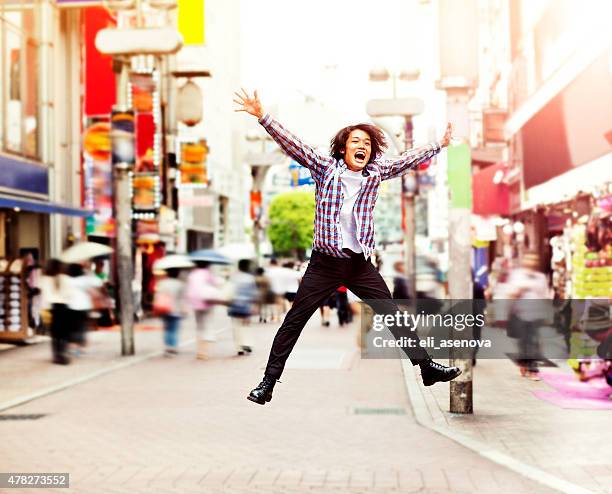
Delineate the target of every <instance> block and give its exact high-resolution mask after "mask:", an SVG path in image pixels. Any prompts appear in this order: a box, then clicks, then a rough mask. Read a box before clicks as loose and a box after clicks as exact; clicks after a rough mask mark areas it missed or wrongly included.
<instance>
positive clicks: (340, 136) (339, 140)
mask: <svg viewBox="0 0 612 494" xmlns="http://www.w3.org/2000/svg"><path fill="white" fill-rule="evenodd" d="M355 129H359V130H363V131H364V132H365V133H366V134H368V135H369V136H370V140H371V142H372V152H371V154H370V161H368V163H372V162H373V161H374V160H376V159H377V158H379V157H380V156H382V154H383V153H384V152H385V150H386V149H387V146H388V144H387V139H386V138H385V134H384V133H383V131H382V130H380V129H379V128H378V127H376V126H375V125H372V124H368V123H360V124H357V125H349V126H348V127H344V128H343V129H342V130H340V131H339V132H338V133H337V134H336V135H335V136H334V137H333V138H332V140H331V142H330V148H331V149H330V153H331V155H332V156H333V157H334V158H335V159H337V160H339V159H341V158H344V150H345V149H346V141H347V139H348V138H349V136H350V135H351V132H353V131H354V130H355Z"/></svg>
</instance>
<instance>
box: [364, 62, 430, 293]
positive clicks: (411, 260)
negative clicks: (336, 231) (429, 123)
mask: <svg viewBox="0 0 612 494" xmlns="http://www.w3.org/2000/svg"><path fill="white" fill-rule="evenodd" d="M419 76H420V71H419V70H418V69H416V68H413V69H409V70H402V71H401V72H399V73H391V72H389V70H388V69H386V68H376V69H372V70H371V71H370V80H371V81H375V82H377V81H387V80H389V79H391V80H392V82H393V98H390V99H374V100H370V101H368V103H367V108H366V109H367V112H368V115H370V116H371V117H392V116H400V117H403V118H404V149H403V151H404V152H405V151H408V150H409V149H411V148H412V146H413V124H412V117H413V116H415V115H418V114H420V113H422V112H423V110H424V103H423V100H421V99H419V98H398V97H397V80H398V79H399V80H402V81H415V80H417V79H418V78H419ZM398 151H400V152H401V151H402V150H399V149H398ZM417 195H418V179H417V175H416V172H415V171H414V170H411V171H410V172H409V173H408V174H406V175H404V176H403V177H402V199H401V201H402V218H403V224H402V230H403V232H404V239H403V241H404V266H405V273H406V278H407V279H408V281H409V284H410V291H411V296H412V297H413V298H415V299H416V214H415V202H416V196H417Z"/></svg>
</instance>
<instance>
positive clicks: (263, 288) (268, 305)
mask: <svg viewBox="0 0 612 494" xmlns="http://www.w3.org/2000/svg"><path fill="white" fill-rule="evenodd" d="M255 284H256V285H257V292H258V303H257V305H258V312H259V322H263V323H266V322H268V321H272V316H273V313H274V312H273V311H274V307H273V306H274V304H275V303H276V300H275V297H274V292H273V291H272V285H271V284H270V280H269V278H268V277H267V276H266V272H265V270H264V268H262V267H259V268H257V270H256V271H255Z"/></svg>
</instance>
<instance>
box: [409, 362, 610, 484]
mask: <svg viewBox="0 0 612 494" xmlns="http://www.w3.org/2000/svg"><path fill="white" fill-rule="evenodd" d="M559 366H560V368H558V369H553V370H551V369H550V368H548V369H546V371H547V372H559V373H562V372H565V373H570V372H571V370H570V369H569V368H567V366H565V365H564V364H563V363H562V362H559ZM405 370H406V371H407V380H408V384H409V387H410V389H411V390H413V392H412V393H411V399H412V400H413V402H414V403H415V406H416V407H420V410H421V412H422V415H421V417H420V418H421V422H422V423H424V424H425V425H428V426H429V427H431V428H434V429H436V430H439V431H441V432H442V433H444V434H445V435H448V436H449V437H454V438H457V439H459V440H462V439H464V440H466V441H468V442H470V443H471V444H473V445H474V446H475V447H477V448H482V449H486V450H488V451H489V452H490V453H491V454H492V455H496V454H501V455H503V456H506V457H509V458H510V459H511V461H512V460H516V461H518V462H521V463H524V464H525V465H527V466H528V467H535V468H537V469H540V470H541V471H543V472H544V474H546V473H548V474H551V475H552V476H554V477H556V478H557V479H560V480H561V481H565V482H569V483H571V484H573V486H579V487H580V488H585V489H588V490H591V491H592V492H598V493H612V454H611V451H612V449H611V446H610V445H611V444H612V427H611V424H612V411H610V410H578V409H564V408H560V407H558V406H556V405H553V404H551V403H548V402H546V401H543V400H541V399H539V398H537V397H536V396H534V394H533V393H532V392H533V391H537V390H550V389H551V388H550V386H549V385H548V384H546V383H545V382H544V381H531V380H529V379H526V378H523V377H520V375H519V372H518V368H517V367H516V366H515V365H514V363H513V362H512V361H510V360H483V359H481V360H479V361H478V363H477V365H476V367H475V368H474V378H473V379H474V397H473V401H474V414H473V415H462V414H453V413H450V412H449V411H448V410H449V406H450V405H449V384H448V383H446V384H443V385H436V386H432V387H430V388H424V387H423V386H414V385H413V383H416V382H417V381H418V380H419V377H418V376H417V373H416V372H415V371H414V370H413V369H412V368H408V367H405ZM519 467H520V465H519ZM540 476H542V475H540ZM577 490H578V489H577V488H575V487H572V486H569V488H568V490H566V492H572V493H573V492H577Z"/></svg>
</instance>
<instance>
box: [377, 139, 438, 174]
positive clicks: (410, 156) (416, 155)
mask: <svg viewBox="0 0 612 494" xmlns="http://www.w3.org/2000/svg"><path fill="white" fill-rule="evenodd" d="M441 150H442V148H441V147H440V144H439V143H437V142H436V143H433V144H427V145H425V146H421V147H418V148H412V149H409V150H408V151H406V152H405V153H403V154H402V155H401V156H400V157H399V158H397V159H394V160H392V159H387V160H380V161H379V162H378V165H379V166H380V177H381V180H389V179H390V178H395V177H400V176H402V175H404V174H406V173H407V172H408V170H410V169H412V168H415V167H416V166H418V165H419V164H420V163H423V162H425V161H427V160H429V159H431V158H433V157H434V156H435V155H436V154H438V153H439V152H440V151H441Z"/></svg>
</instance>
